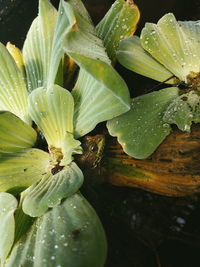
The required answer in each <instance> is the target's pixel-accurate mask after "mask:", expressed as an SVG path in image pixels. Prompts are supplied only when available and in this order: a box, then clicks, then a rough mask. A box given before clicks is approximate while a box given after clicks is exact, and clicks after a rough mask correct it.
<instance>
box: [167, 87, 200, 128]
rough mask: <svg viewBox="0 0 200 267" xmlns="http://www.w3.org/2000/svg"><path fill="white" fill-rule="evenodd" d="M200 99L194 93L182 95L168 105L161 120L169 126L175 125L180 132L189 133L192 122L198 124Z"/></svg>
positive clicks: (199, 119)
mask: <svg viewBox="0 0 200 267" xmlns="http://www.w3.org/2000/svg"><path fill="white" fill-rule="evenodd" d="M199 107H200V97H199V95H198V94H197V93H195V92H194V91H190V92H189V93H186V94H182V95H181V96H179V97H177V98H176V99H174V100H173V101H172V103H171V104H170V105H169V107H168V108H167V110H166V111H165V114H164V116H163V120H164V121H165V122H167V123H170V124H176V125H177V126H178V128H179V129H180V130H182V131H186V132H190V127H191V125H192V122H193V121H194V122H195V123H198V122H200V115H199V114H200V113H199Z"/></svg>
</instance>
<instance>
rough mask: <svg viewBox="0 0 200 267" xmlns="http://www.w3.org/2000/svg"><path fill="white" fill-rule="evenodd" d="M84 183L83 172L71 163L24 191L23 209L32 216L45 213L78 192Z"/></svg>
mask: <svg viewBox="0 0 200 267" xmlns="http://www.w3.org/2000/svg"><path fill="white" fill-rule="evenodd" d="M82 183H83V174H82V172H81V170H80V169H79V168H78V166H77V165H76V164H75V163H71V164H70V165H69V166H67V167H65V168H64V169H63V170H61V171H59V172H58V173H57V174H55V175H53V174H51V173H49V174H47V175H46V176H45V177H44V178H43V179H42V180H41V181H40V182H38V183H37V184H34V185H32V186H31V187H29V188H28V189H27V190H26V191H25V192H24V200H23V204H22V207H23V211H24V212H25V213H26V214H28V215H30V216H32V217H36V216H41V215H43V214H44V213H45V212H46V211H47V210H48V208H52V207H54V206H57V205H58V204H60V203H61V200H62V199H63V198H66V197H70V196H71V195H73V194H74V193H76V192H77V191H78V190H79V188H80V187H81V185H82Z"/></svg>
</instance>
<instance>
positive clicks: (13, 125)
mask: <svg viewBox="0 0 200 267" xmlns="http://www.w3.org/2000/svg"><path fill="white" fill-rule="evenodd" d="M138 19H139V11H138V9H137V7H136V6H135V5H134V4H133V2H132V1H130V0H129V1H127V2H126V1H124V0H117V1H116V2H115V3H114V5H113V6H112V7H111V9H110V10H109V12H108V13H107V14H106V16H105V17H104V18H103V20H102V21H101V22H100V23H99V25H98V26H97V27H96V29H95V27H94V26H93V24H92V22H91V19H90V17H89V15H88V13H87V11H86V9H85V7H84V6H83V4H82V2H81V1H80V0H68V1H64V0H61V1H60V5H59V10H58V11H57V10H56V9H55V8H54V7H53V5H52V4H51V3H50V2H49V1H48V0H39V14H38V16H37V17H36V19H35V20H34V21H33V23H32V25H31V27H30V30H29V32H28V34H27V37H26V40H25V43H24V46H23V49H22V54H21V52H20V51H19V50H18V49H17V48H16V47H14V46H13V45H11V44H8V45H7V47H5V46H4V45H3V44H0V65H1V68H0V110H1V111H0V216H1V220H0V236H1V242H0V264H1V266H2V267H4V266H6V267H8V266H34V267H39V266H70V267H76V266H77V267H78V266H80V267H84V266H85V267H89V266H92V267H95V266H99V267H101V266H103V265H104V262H105V258H106V249H107V244H106V238H105V233H104V230H103V227H102V225H101V222H100V220H99V218H98V216H97V215H96V213H95V211H94V210H93V208H92V207H91V206H90V204H89V203H88V202H87V200H86V199H85V198H84V197H83V196H82V194H81V193H80V191H79V189H80V188H81V186H82V184H83V173H82V171H81V170H80V168H79V167H78V165H77V164H76V163H75V161H74V155H75V154H80V153H82V148H81V142H80V141H79V140H78V139H79V138H80V137H82V136H83V135H86V134H87V133H89V132H90V131H91V130H93V129H94V128H95V126H96V125H97V124H98V123H100V122H102V121H106V120H109V119H112V118H114V117H116V116H119V115H120V114H122V113H124V112H127V111H128V110H129V109H130V97H129V91H128V88H127V86H126V84H125V82H124V80H123V79H122V78H121V77H120V75H119V74H118V73H117V72H116V71H115V69H114V68H113V66H112V64H114V62H115V60H116V51H117V49H118V46H119V42H120V40H122V39H123V38H125V37H127V36H130V35H132V34H133V32H134V30H135V26H136V24H137V21H138ZM100 38H101V39H100ZM102 40H103V41H104V44H103V41H102ZM104 45H105V47H106V49H107V52H108V54H107V53H106V50H105V47H104ZM66 62H68V65H67V64H66ZM74 64H77V66H78V67H79V73H78V78H77V81H76V82H75V85H74V87H73V89H72V91H71V92H70V91H69V90H66V89H65V87H66V88H67V86H68V84H66V80H67V79H66V80H65V79H64V78H65V77H66V76H67V75H68V74H69V75H70V74H71V72H72V66H73V65H74ZM67 89H68V88H67ZM33 122H34V123H33ZM41 142H42V145H40V144H41Z"/></svg>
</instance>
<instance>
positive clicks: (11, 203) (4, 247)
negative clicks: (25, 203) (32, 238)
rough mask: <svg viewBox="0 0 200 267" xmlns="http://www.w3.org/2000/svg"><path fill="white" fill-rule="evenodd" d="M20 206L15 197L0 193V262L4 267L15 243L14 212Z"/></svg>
mask: <svg viewBox="0 0 200 267" xmlns="http://www.w3.org/2000/svg"><path fill="white" fill-rule="evenodd" d="M17 206H18V203H17V200H16V198H15V197H14V196H12V195H10V194H8V193H4V192H2V193H0V218H1V220H0V236H1V242H0V262H1V264H2V265H1V266H3V264H4V261H5V259H6V257H7V256H8V253H9V252H10V249H11V247H12V245H13V242H14V236H15V219H14V212H15V210H16V208H17Z"/></svg>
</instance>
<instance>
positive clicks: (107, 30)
mask: <svg viewBox="0 0 200 267" xmlns="http://www.w3.org/2000/svg"><path fill="white" fill-rule="evenodd" d="M139 18H140V12H139V9H138V7H137V6H136V5H135V4H134V2H133V1H132V0H131V1H125V0H116V1H115V2H114V4H113V5H112V6H111V8H110V9H109V11H108V12H107V14H106V15H105V16H104V18H103V19H102V20H101V21H100V23H99V24H98V25H97V27H96V30H97V34H98V36H99V38H101V39H102V40H103V43H104V46H105V47H106V52H107V53H108V56H109V58H110V59H111V61H112V63H115V61H116V51H117V50H118V47H119V43H120V41H121V40H122V39H124V38H126V37H129V36H131V35H133V34H134V32H135V30H136V26H137V23H138V21H139Z"/></svg>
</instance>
